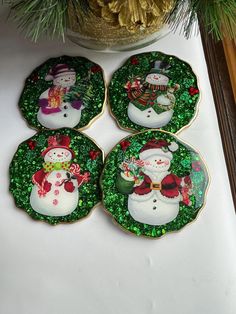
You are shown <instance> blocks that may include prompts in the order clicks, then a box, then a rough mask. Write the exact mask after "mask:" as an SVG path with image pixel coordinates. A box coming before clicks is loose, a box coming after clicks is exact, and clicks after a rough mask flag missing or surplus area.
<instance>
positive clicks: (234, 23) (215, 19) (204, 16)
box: [167, 0, 236, 40]
mask: <svg viewBox="0 0 236 314" xmlns="http://www.w3.org/2000/svg"><path fill="white" fill-rule="evenodd" d="M197 19H199V21H200V22H201V23H202V24H203V25H205V27H206V30H207V32H208V33H210V34H212V36H213V37H215V38H216V39H217V40H221V39H223V38H224V37H228V38H236V1H235V0H186V1H182V0H176V3H175V6H174V9H173V11H172V12H171V14H170V15H169V17H168V18H167V22H168V23H169V24H170V26H171V27H172V28H173V29H174V30H176V29H177V28H178V26H179V25H180V23H181V22H182V25H183V27H182V29H181V32H182V33H184V35H185V36H186V38H189V37H190V36H191V35H192V33H193V31H194V27H195V26H196V23H195V22H196V21H197Z"/></svg>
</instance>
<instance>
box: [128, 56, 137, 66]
mask: <svg viewBox="0 0 236 314" xmlns="http://www.w3.org/2000/svg"><path fill="white" fill-rule="evenodd" d="M130 62H131V64H133V65H138V64H139V61H138V58H136V57H133V58H131V59H130Z"/></svg>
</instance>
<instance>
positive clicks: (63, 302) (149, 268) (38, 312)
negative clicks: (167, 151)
mask: <svg viewBox="0 0 236 314" xmlns="http://www.w3.org/2000/svg"><path fill="white" fill-rule="evenodd" d="M1 12H2V13H1V16H0V20H1V22H0V97H1V98H0V99H1V101H0V106H1V114H0V128H1V132H0V138H1V139H0V143H1V154H0V165H1V180H0V182H1V185H0V195H1V198H0V200H1V201H0V204H1V211H0V215H1V216H0V252H1V253H0V313H1V314H16V313H17V314H78V313H81V314H84V313H86V314H87V313H88V314H90V313H91V314H151V313H153V314H157V313H166V314H173V313H175V314H233V313H236V246H235V243H236V220H235V214H234V208H233V203H232V199H231V194H230V186H229V182H228V176H227V171H226V166H225V161H224V155H223V151H222V144H221V138H220V134H219V129H218V124H217V117H216V112H215V107H214V102H213V98H212V93H211V87H210V83H209V79H208V74H207V68H206V63H205V59H204V53H203V48H202V44H201V39H200V37H199V36H198V37H194V38H192V39H190V40H188V41H187V40H185V39H184V38H183V37H180V36H179V35H177V34H175V35H173V34H171V35H168V36H167V37H166V38H163V39H162V40H160V41H158V42H157V43H155V44H153V45H151V46H149V47H148V48H144V49H141V50H139V51H137V52H143V51H150V50H160V51H162V52H165V53H168V54H174V55H176V56H178V57H180V58H182V59H184V60H186V61H187V62H189V63H190V64H191V65H192V66H193V69H194V71H195V72H196V73H197V74H198V76H199V84H200V88H201V91H202V99H201V102H200V108H199V114H198V116H197V118H196V120H195V121H194V123H193V124H192V125H191V127H189V128H188V129H186V130H184V131H183V132H181V133H180V138H181V139H183V140H185V141H187V142H189V143H190V144H191V145H193V146H194V147H195V148H196V149H197V150H199V151H200V152H201V154H202V156H203V158H204V159H205V161H206V163H207V164H208V167H209V171H210V175H211V185H210V189H209V193H208V197H207V203H206V206H205V207H204V209H203V211H202V213H201V214H200V216H199V218H198V219H197V220H196V221H195V223H193V224H190V225H189V226H187V227H186V228H184V229H183V230H182V231H181V232H179V233H175V234H170V235H167V236H165V237H163V238H161V239H159V240H156V241H153V240H149V239H145V238H138V237H134V236H132V235H129V234H126V233H124V232H123V231H122V230H120V229H119V228H118V227H117V226H115V225H113V223H112V222H111V219H110V217H108V215H106V214H105V212H104V211H103V208H102V206H100V207H98V208H96V209H95V210H94V212H93V213H92V215H91V216H90V217H89V218H88V219H85V220H83V221H81V222H78V223H74V224H71V225H59V226H56V227H51V226H49V225H47V224H46V223H40V222H35V221H33V220H32V219H31V218H30V217H28V215H27V214H26V213H25V212H24V211H21V210H19V209H16V208H15V205H14V201H13V199H12V197H11V195H10V193H9V192H8V185H9V178H8V166H9V163H10V161H11V159H12V156H13V154H14V152H15V151H16V148H17V146H18V145H19V144H20V143H21V142H22V141H24V140H25V139H27V138H29V137H31V136H32V135H33V134H34V133H35V131H34V130H32V129H29V128H28V127H27V125H26V123H25V121H24V119H23V118H22V117H21V114H20V112H19V110H18V107H17V101H18V99H19V96H20V93H21V91H22V88H23V85H24V80H25V78H26V77H27V76H28V75H29V74H30V72H31V71H32V70H33V69H34V68H35V67H37V66H38V65H40V64H41V63H42V62H44V61H45V60H47V58H49V57H55V56H60V55H63V54H68V55H73V56H76V55H80V56H85V57H88V58H90V59H91V60H93V61H95V62H97V63H99V64H100V65H101V66H102V67H103V68H104V70H105V73H106V80H107V81H109V79H110V77H111V74H112V72H113V71H114V70H115V69H117V68H118V67H119V66H120V65H121V64H122V63H123V62H124V60H125V59H126V58H127V57H128V56H130V55H131V54H133V53H132V52H125V53H119V54H104V53H99V52H95V51H89V50H86V49H83V48H80V47H78V46H76V45H74V44H72V43H71V42H67V43H66V44H63V43H61V42H59V41H46V40H44V41H40V43H37V44H34V43H32V42H30V41H29V40H26V39H24V37H23V36H22V35H20V34H19V33H17V31H16V28H15V26H13V25H10V24H8V25H7V24H6V23H5V19H4V14H3V13H4V10H3V9H2V11H1ZM135 53H136V52H135ZM85 133H86V134H88V135H90V136H91V137H93V138H94V139H95V140H96V141H97V143H98V144H99V145H101V147H103V148H104V150H105V152H106V153H108V152H109V150H110V149H111V148H112V147H113V146H114V145H115V144H116V143H117V142H118V141H119V140H120V139H122V138H123V137H124V136H126V135H127V134H128V133H126V132H124V131H121V130H119V129H118V127H117V125H116V123H115V121H114V120H113V119H112V118H111V117H110V115H109V113H108V110H107V109H106V110H105V113H104V115H103V116H102V117H101V118H100V119H98V120H97V121H96V122H95V123H94V124H93V125H92V126H91V127H90V128H89V129H88V130H86V131H85Z"/></svg>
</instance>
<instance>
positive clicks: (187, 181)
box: [184, 176, 192, 187]
mask: <svg viewBox="0 0 236 314" xmlns="http://www.w3.org/2000/svg"><path fill="white" fill-rule="evenodd" d="M184 183H185V184H186V185H187V186H188V187H191V186H192V181H191V179H190V176H186V177H185V178H184Z"/></svg>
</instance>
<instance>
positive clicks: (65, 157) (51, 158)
mask: <svg viewBox="0 0 236 314" xmlns="http://www.w3.org/2000/svg"><path fill="white" fill-rule="evenodd" d="M71 159H72V154H71V152H70V151H69V150H68V149H65V148H53V149H50V150H49V151H48V152H47V154H46V155H45V156H44V161H45V162H65V161H70V160H71Z"/></svg>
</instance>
